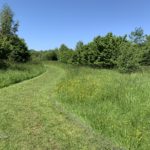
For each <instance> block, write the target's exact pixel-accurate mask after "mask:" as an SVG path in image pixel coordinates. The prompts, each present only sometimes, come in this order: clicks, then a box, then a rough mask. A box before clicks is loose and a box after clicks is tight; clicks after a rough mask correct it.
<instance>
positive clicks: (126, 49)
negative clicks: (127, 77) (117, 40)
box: [117, 43, 140, 73]
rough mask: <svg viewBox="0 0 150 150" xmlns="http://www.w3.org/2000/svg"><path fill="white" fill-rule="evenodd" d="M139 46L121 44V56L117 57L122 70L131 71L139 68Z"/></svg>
mask: <svg viewBox="0 0 150 150" xmlns="http://www.w3.org/2000/svg"><path fill="white" fill-rule="evenodd" d="M139 59H140V56H139V52H138V47H136V46H134V45H131V44H129V43H124V44H122V45H121V46H120V56H119V57H118V59H117V67H118V69H119V71H120V72H123V73H131V72H134V71H136V70H138V69H139Z"/></svg>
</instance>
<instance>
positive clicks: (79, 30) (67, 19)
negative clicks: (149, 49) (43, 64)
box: [0, 0, 150, 50]
mask: <svg viewBox="0 0 150 150" xmlns="http://www.w3.org/2000/svg"><path fill="white" fill-rule="evenodd" d="M4 3H7V4H9V6H10V7H11V8H12V10H13V11H14V13H15V19H17V20H19V22H20V27H19V32H18V34H19V36H20V37H22V38H24V39H25V41H26V43H27V45H28V47H29V48H30V49H36V50H45V49H53V48H56V47H59V46H60V45H61V44H62V43H65V44H66V45H67V46H69V47H71V48H74V46H75V44H76V43H77V42H78V41H79V40H81V41H83V42H84V43H87V42H89V41H91V40H92V39H93V38H94V37H95V36H97V35H105V34H106V33H108V32H113V33H114V34H116V35H124V34H126V33H127V34H129V33H130V32H131V31H132V30H134V28H135V27H142V28H143V29H144V31H145V33H146V34H150V11H149V8H150V0H0V7H2V5H3V4H4Z"/></svg>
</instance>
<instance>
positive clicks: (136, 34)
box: [129, 27, 146, 45]
mask: <svg viewBox="0 0 150 150" xmlns="http://www.w3.org/2000/svg"><path fill="white" fill-rule="evenodd" d="M129 38H130V40H131V42H133V43H134V44H137V45H142V44H143V43H144V42H145V40H146V35H144V30H143V29H142V28H141V27H136V28H135V30H134V31H132V32H131V34H130V35H129Z"/></svg>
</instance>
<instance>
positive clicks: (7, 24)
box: [0, 5, 19, 35]
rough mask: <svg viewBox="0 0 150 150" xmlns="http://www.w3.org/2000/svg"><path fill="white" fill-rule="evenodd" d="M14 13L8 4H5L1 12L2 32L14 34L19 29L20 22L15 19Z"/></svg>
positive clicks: (0, 31) (0, 30)
mask: <svg viewBox="0 0 150 150" xmlns="http://www.w3.org/2000/svg"><path fill="white" fill-rule="evenodd" d="M13 17H14V14H13V12H12V10H11V8H10V7H9V6H8V5H4V6H3V9H2V10H1V13H0V34H2V35H11V34H12V35H13V34H15V33H16V32H17V31H18V26H19V23H18V21H17V22H15V21H14V20H13Z"/></svg>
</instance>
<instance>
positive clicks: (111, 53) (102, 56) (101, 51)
mask: <svg viewBox="0 0 150 150" xmlns="http://www.w3.org/2000/svg"><path fill="white" fill-rule="evenodd" d="M125 41H126V37H117V36H114V35H113V34H112V33H108V34H107V35H106V36H104V37H101V36H98V37H95V38H94V40H93V41H92V42H90V43H88V44H87V45H83V43H82V42H79V43H77V46H76V50H75V53H74V54H73V56H72V62H73V63H77V64H84V65H91V66H98V67H103V68H113V67H115V66H116V60H117V57H118V55H119V53H120V52H119V47H120V45H121V44H122V43H123V42H125Z"/></svg>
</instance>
